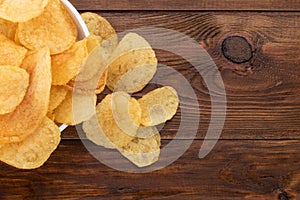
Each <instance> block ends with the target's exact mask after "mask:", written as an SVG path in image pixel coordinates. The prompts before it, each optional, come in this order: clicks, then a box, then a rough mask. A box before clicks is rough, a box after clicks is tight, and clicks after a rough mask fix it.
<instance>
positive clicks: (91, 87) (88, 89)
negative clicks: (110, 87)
mask: <svg viewBox="0 0 300 200" xmlns="http://www.w3.org/2000/svg"><path fill="white" fill-rule="evenodd" d="M107 74H108V70H105V72H104V73H103V74H102V76H101V77H100V79H99V81H98V84H97V85H96V86H95V84H94V80H95V81H96V80H97V78H98V77H96V76H97V75H96V76H95V78H92V79H91V80H90V81H84V82H81V81H76V88H75V80H74V79H72V80H71V81H69V82H68V83H67V85H65V87H66V88H67V89H68V90H70V91H75V92H76V93H79V94H100V93H101V92H102V91H103V90H104V88H105V85H106V80H107Z"/></svg>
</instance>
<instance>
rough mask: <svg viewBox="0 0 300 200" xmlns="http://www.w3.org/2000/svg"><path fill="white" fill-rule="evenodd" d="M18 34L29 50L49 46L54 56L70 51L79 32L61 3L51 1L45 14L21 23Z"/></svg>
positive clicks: (54, 0)
mask: <svg viewBox="0 0 300 200" xmlns="http://www.w3.org/2000/svg"><path fill="white" fill-rule="evenodd" d="M17 34H18V38H19V40H20V43H21V44H22V45H24V46H25V47H27V48H28V49H38V48H41V47H44V46H48V47H49V48H50V52H51V55H53V54H58V53H61V52H63V51H65V50H67V49H69V48H70V47H71V46H72V45H73V44H74V42H75V41H76V39H77V35H78V31H77V28H76V25H75V23H74V22H73V20H72V18H71V16H70V15H69V13H68V11H67V10H66V8H65V7H64V5H63V4H62V3H61V1H60V0H49V4H48V5H47V6H46V8H45V11H44V12H43V14H41V15H40V16H38V17H36V18H33V19H31V20H29V21H26V22H22V23H19V26H18V29H17Z"/></svg>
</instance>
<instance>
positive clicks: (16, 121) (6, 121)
mask: <svg viewBox="0 0 300 200" xmlns="http://www.w3.org/2000/svg"><path fill="white" fill-rule="evenodd" d="M50 59H51V58H50V52H49V49H48V48H42V49H40V50H38V51H34V52H30V53H29V54H28V55H27V57H26V58H25V59H24V62H23V64H22V66H21V67H22V68H23V69H26V71H27V72H28V73H29V87H28V89H27V92H26V94H25V97H24V99H23V101H22V102H21V104H20V105H19V106H18V107H17V108H16V109H15V110H14V111H13V112H12V113H9V114H5V115H0V127H1V131H0V138H1V140H0V144H3V143H11V142H20V141H22V140H23V139H24V138H26V137H27V136H28V135H30V134H31V133H33V132H34V131H35V130H36V129H37V128H38V126H39V125H40V123H41V121H42V120H43V119H44V117H45V116H46V114H47V110H48V104H49V96H50V88H51V69H50V68H51V66H50Z"/></svg>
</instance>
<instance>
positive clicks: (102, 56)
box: [76, 46, 110, 86]
mask: <svg viewBox="0 0 300 200" xmlns="http://www.w3.org/2000/svg"><path fill="white" fill-rule="evenodd" d="M109 55H110V54H109V53H108V52H107V50H106V49H105V48H103V47H102V46H98V47H96V48H94V49H93V51H92V52H91V53H90V54H89V56H88V57H87V59H86V60H85V62H84V64H83V66H82V67H81V68H80V71H79V73H78V75H77V77H76V81H79V82H87V81H89V82H91V83H94V85H95V86H96V85H97V82H98V80H99V77H101V76H102V75H103V73H104V72H105V71H106V70H107V67H108V57H109ZM94 78H95V79H94ZM90 85H91V84H90Z"/></svg>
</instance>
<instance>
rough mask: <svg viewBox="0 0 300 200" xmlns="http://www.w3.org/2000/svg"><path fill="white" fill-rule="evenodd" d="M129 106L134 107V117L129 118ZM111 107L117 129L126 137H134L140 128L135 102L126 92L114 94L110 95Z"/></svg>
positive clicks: (138, 107) (139, 115)
mask: <svg viewBox="0 0 300 200" xmlns="http://www.w3.org/2000/svg"><path fill="white" fill-rule="evenodd" d="M131 104H132V105H131ZM130 106H135V110H136V112H135V113H134V114H133V115H134V116H131V115H132V113H131V112H130ZM111 107H112V113H113V117H114V119H115V122H116V124H117V125H118V127H119V128H120V129H121V130H122V131H123V132H125V133H126V134H127V135H129V136H132V137H134V136H136V134H137V130H138V128H139V126H140V122H139V121H138V119H140V118H141V110H140V106H139V105H138V103H137V101H136V100H135V99H133V98H131V97H130V95H129V94H127V93H126V92H115V93H113V94H112V101H111ZM132 119H136V120H132Z"/></svg>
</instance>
